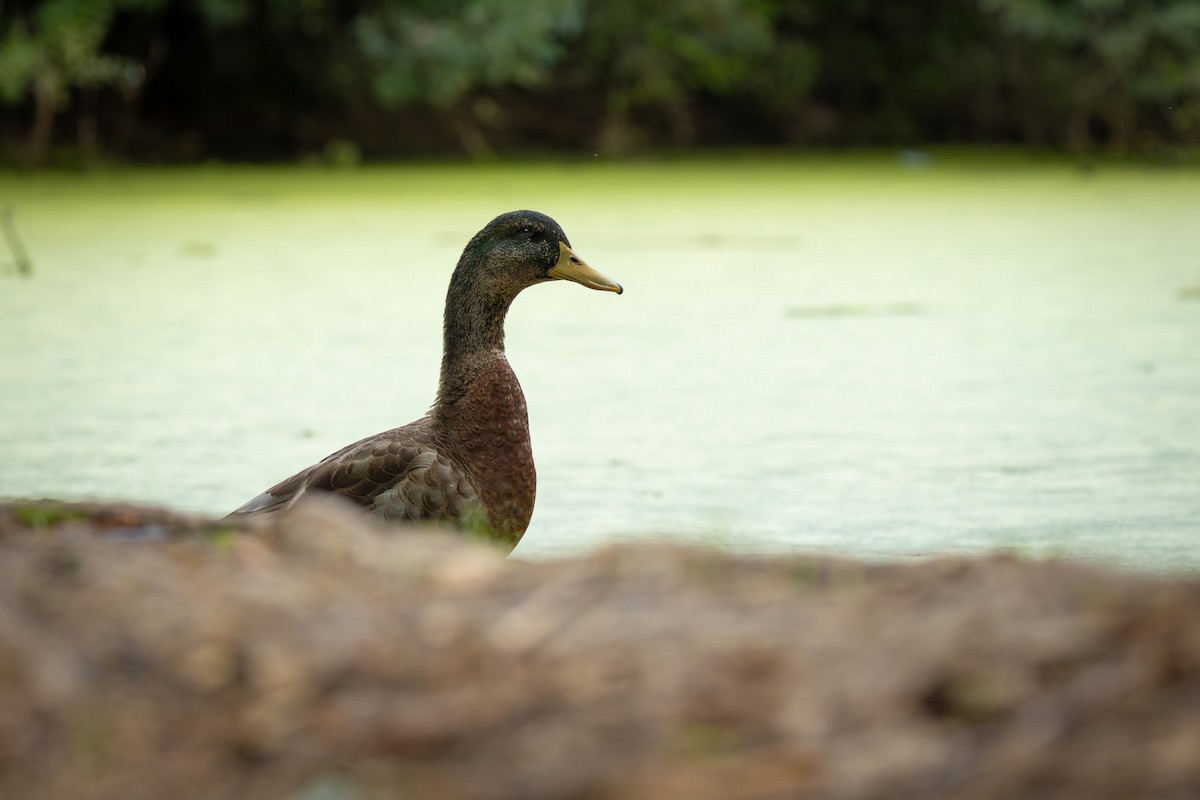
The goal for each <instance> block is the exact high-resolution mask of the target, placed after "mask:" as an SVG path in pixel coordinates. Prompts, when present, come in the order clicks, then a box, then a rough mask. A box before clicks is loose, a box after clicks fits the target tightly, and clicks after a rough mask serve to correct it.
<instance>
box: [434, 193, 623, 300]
mask: <svg viewBox="0 0 1200 800" xmlns="http://www.w3.org/2000/svg"><path fill="white" fill-rule="evenodd" d="M463 271H469V272H472V273H475V275H474V276H473V277H475V278H476V279H477V280H479V279H482V281H483V282H485V283H488V284H492V285H494V286H496V288H497V289H500V288H501V286H504V288H507V289H509V290H510V291H512V294H513V295H515V294H516V292H519V291H520V290H521V289H524V288H525V287H526V286H532V285H533V284H535V283H542V282H544V281H552V280H568V281H574V282H575V283H578V284H580V285H582V286H586V287H588V288H589V289H598V290H600V291H605V292H616V293H617V294H621V292H622V291H623V289H622V288H621V284H619V283H617V282H616V281H614V280H612V279H610V278H608V277H606V276H604V275H602V274H601V273H599V272H597V271H596V270H594V269H592V268H591V267H589V266H588V265H587V263H586V262H584V260H583V259H581V258H580V257H579V256H577V255H575V253H574V252H573V251H572V250H571V242H570V241H569V240H568V239H567V235H566V234H565V233H563V229H562V228H561V227H559V224H558V223H557V222H555V221H554V220H553V219H551V218H550V217H548V216H546V215H545V214H539V213H538V212H536V211H510V212H508V213H507V214H501V215H500V216H498V217H496V218H495V219H494V220H492V221H491V222H489V223H488V224H487V227H485V228H484V229H483V230H481V231H480V232H479V233H477V234H475V236H474V237H473V238H472V239H471V241H470V242H468V243H467V247H466V249H465V250H464V251H463V254H462V258H461V259H460V260H459V263H458V270H456V271H455V274H456V276H457V275H458V273H460V272H463ZM504 293H505V294H507V293H508V292H504Z"/></svg>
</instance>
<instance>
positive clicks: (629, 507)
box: [0, 156, 1200, 568]
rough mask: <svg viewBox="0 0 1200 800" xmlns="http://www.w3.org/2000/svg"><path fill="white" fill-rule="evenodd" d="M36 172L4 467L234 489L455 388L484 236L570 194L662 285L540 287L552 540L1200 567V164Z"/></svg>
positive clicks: (528, 549)
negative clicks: (503, 218)
mask: <svg viewBox="0 0 1200 800" xmlns="http://www.w3.org/2000/svg"><path fill="white" fill-rule="evenodd" d="M912 166H919V167H922V168H921V169H916V170H914V169H912V168H911V167H912ZM4 204H7V205H11V206H13V207H14V209H15V213H16V221H17V225H18V230H19V231H20V234H21V237H22V238H23V240H24V242H25V245H26V247H27V249H28V250H29V253H30V256H31V257H32V259H33V262H34V266H35V272H34V274H33V275H32V276H31V277H29V278H21V277H18V276H17V275H16V274H15V271H14V269H13V267H12V266H11V265H10V264H4V265H0V453H2V456H3V457H2V458H0V496H34V497H44V496H52V497H64V498H83V497H119V498H128V499H136V500H139V501H146V502H151V503H157V504H165V505H169V506H173V507H177V508H182V509H191V510H195V511H201V512H205V513H212V514H222V513H224V512H226V511H228V510H230V509H232V508H233V507H235V506H237V505H239V504H241V503H242V502H243V501H245V500H247V499H249V498H250V497H252V496H254V495H255V494H257V493H258V492H260V491H262V490H263V489H264V488H266V487H267V486H269V485H270V484H272V483H274V482H276V481H277V480H279V479H281V478H283V477H286V476H288V475H290V474H292V473H293V472H295V471H296V470H298V469H299V468H301V467H304V466H307V465H308V464H310V463H312V462H314V461H316V460H318V459H319V458H321V457H322V456H324V455H326V454H328V453H329V452H331V451H333V450H335V449H337V448H338V447H340V446H341V445H342V444H345V443H347V442H349V441H351V440H353V439H356V438H359V437H361V436H364V435H367V434H370V433H374V432H376V431H378V430H382V429H384V428H388V427H393V426H395V425H397V424H401V423H404V422H408V421H409V420H411V419H414V418H416V417H418V416H420V415H421V414H422V413H423V412H424V411H425V409H426V408H427V407H428V405H429V404H430V402H431V401H432V399H433V392H434V386H435V382H436V378H437V369H438V360H439V351H440V320H441V312H442V301H443V297H444V292H445V285H446V281H447V279H448V277H449V273H450V270H451V269H452V267H453V264H454V262H455V260H456V259H457V256H458V253H459V252H460V251H461V249H462V246H463V244H464V243H465V242H466V240H467V239H468V238H469V237H470V236H471V235H472V234H473V233H474V232H475V231H476V230H478V229H479V228H480V227H482V225H483V224H484V223H486V222H487V221H488V220H489V219H491V218H492V217H493V216H495V215H496V214H497V213H500V212H502V211H506V210H510V209H513V208H534V209H537V210H541V211H544V212H546V213H549V214H551V215H552V216H554V217H555V218H557V219H558V221H559V222H560V223H562V225H563V227H564V228H565V229H566V231H567V233H568V235H569V236H570V237H571V239H572V243H573V244H574V246H575V248H576V250H577V251H578V252H579V253H580V254H581V255H583V256H584V257H585V258H587V259H588V261H589V262H590V263H592V264H593V265H594V266H596V267H597V268H599V269H601V270H603V271H604V272H606V273H607V274H609V275H611V276H612V277H614V278H616V279H617V280H619V281H621V282H622V283H623V284H624V286H625V287H626V292H625V294H624V295H623V296H621V297H616V296H614V295H609V294H600V293H596V292H589V291H585V290H582V289H581V288H580V287H578V286H575V285H567V284H552V285H548V286H539V287H535V288H533V289H531V290H529V291H528V292H526V293H525V294H523V295H522V296H521V298H519V299H518V301H517V303H516V304H515V305H514V307H513V310H512V313H511V315H510V317H509V326H508V350H509V358H510V360H511V361H512V363H513V365H514V367H515V369H516V370H517V373H518V375H519V376H520V378H521V380H522V383H523V385H524V387H525V391H526V395H527V398H528V402H529V408H530V418H531V425H532V428H533V443H534V453H535V456H536V458H537V462H538V471H539V486H538V502H537V508H536V510H535V512H534V518H533V523H532V525H531V526H530V529H529V531H528V533H527V534H526V537H525V540H524V541H523V542H522V544H521V545H520V547H519V548H518V550H517V551H516V553H517V555H519V556H524V557H528V558H535V557H541V556H546V555H552V554H558V553H565V552H573V551H579V550H583V549H587V548H590V547H593V546H595V545H597V544H599V543H602V542H606V541H611V540H614V539H621V540H629V539H643V538H670V539H689V540H701V541H708V542H713V543H717V544H721V545H726V546H729V547H733V548H737V549H747V550H768V551H785V550H786V551H792V550H817V551H826V552H839V553H847V554H853V555H858V556H866V557H903V556H909V555H920V554H927V553H936V552H975V551H982V550H990V549H995V548H1016V549H1018V550H1020V551H1022V552H1027V553H1034V554H1043V553H1066V554H1070V555H1074V556H1079V557H1085V558H1099V559H1104V560H1110V561H1117V562H1119V563H1123V564H1129V565H1135V566H1145V567H1152V568H1179V567H1183V568H1197V567H1200V223H1197V219H1198V218H1200V217H1198V215H1197V209H1200V172H1197V171H1196V170H1194V169H1166V168H1155V167H1140V166H1130V165H1116V166H1104V167H1101V168H1099V169H1094V170H1090V171H1083V170H1080V169H1078V168H1076V167H1075V166H1072V165H1070V164H1066V163H1056V162H1051V163H1035V162H1032V161H1028V160H1022V159H1018V158H1013V157H1005V158H1003V159H1001V160H1000V161H987V160H980V159H974V158H963V157H957V158H956V157H939V158H935V159H934V160H933V161H932V162H931V163H926V162H925V161H922V160H918V161H916V162H915V163H914V162H911V161H910V162H909V164H908V167H907V168H906V166H905V164H903V163H901V162H899V161H896V160H895V159H893V158H891V157H885V156H866V157H856V158H851V159H845V160H814V159H786V158H761V157H756V158H739V159H732V160H729V159H726V160H713V161H678V162H667V163H647V164H623V165H613V164H605V163H593V162H585V163H579V164H572V165H519V164H518V165H496V166H486V167H478V166H466V165H461V166H400V167H387V168H369V169H363V170H359V171H354V172H325V171H318V170H302V169H285V168H279V169H233V168H205V169H188V170H170V171H132V172H111V173H96V174H89V175H65V174H46V175H11V174H10V175H5V176H0V205H4ZM8 260H11V258H10V256H9V254H8V253H7V251H6V250H4V249H3V248H0V262H2V261H8Z"/></svg>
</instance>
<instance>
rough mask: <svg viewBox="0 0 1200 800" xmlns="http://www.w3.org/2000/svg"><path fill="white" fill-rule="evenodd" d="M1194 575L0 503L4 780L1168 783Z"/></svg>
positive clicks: (1199, 594) (581, 784)
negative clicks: (526, 541) (494, 540)
mask: <svg viewBox="0 0 1200 800" xmlns="http://www.w3.org/2000/svg"><path fill="white" fill-rule="evenodd" d="M1198 720H1200V581H1197V580H1183V579H1178V578H1174V579H1170V580H1168V579H1154V578H1149V577H1139V576H1129V575H1119V574H1115V573H1110V572H1103V571H1098V570H1093V569H1088V568H1084V567H1080V566H1073V565H1068V564H1059V563H1029V562H1022V561H1017V560H1012V559H1006V558H987V559H978V560H945V561H930V562H924V563H918V564H904V565H886V566H879V565H875V566H871V565H865V564H861V563H854V562H849V561H836V560H829V559H813V558H769V559H767V558H759V559H750V558H737V557H733V556H730V555H725V554H721V553H717V552H712V551H705V550H696V549H679V548H670V547H636V548H635V547H622V548H617V549H609V550H604V551H602V552H597V553H595V554H593V555H589V556H585V557H579V558H573V559H567V560H561V561H554V562H547V563H536V564H526V563H519V562H511V561H504V560H503V559H501V558H500V557H498V556H497V555H496V554H494V553H492V552H491V551H489V550H487V549H485V548H483V547H480V546H476V545H471V544H469V543H466V542H463V541H461V540H459V539H457V538H453V537H446V536H442V535H435V534H422V535H416V536H414V535H397V534H394V533H386V532H380V531H378V530H375V529H373V528H371V527H369V526H366V525H364V524H362V523H361V522H360V521H358V520H357V518H355V517H348V516H346V515H344V514H343V513H341V509H340V508H333V507H330V506H327V505H321V504H314V505H310V506H308V507H306V508H304V509H301V510H300V511H299V512H298V513H297V514H295V515H294V516H293V517H292V518H290V519H285V520H283V521H281V522H280V523H279V524H278V525H272V526H269V527H265V528H262V529H260V530H258V531H257V532H254V533H251V534H248V535H247V534H242V533H235V532H230V531H225V530H220V529H217V528H214V527H213V525H212V523H209V522H206V521H203V520H197V519H192V518H184V517H179V516H176V515H172V514H168V513H165V512H155V511H148V510H144V509H137V508H132V507H65V508H64V507H59V506H54V505H43V506H31V505H30V504H9V505H5V506H0V797H3V798H71V799H72V800H74V799H75V798H85V797H86V798H123V799H124V798H130V799H134V800H136V799H137V798H171V800H190V799H191V798H213V799H214V800H215V799H216V798H222V799H224V798H296V799H297V800H366V799H367V798H397V797H403V798H470V799H471V800H499V799H500V798H511V799H512V800H538V799H539V798H547V799H549V798H597V799H602V798H647V800H649V799H650V798H689V799H695V798H699V799H701V800H703V799H704V798H763V799H765V798H781V799H782V798H794V797H800V796H803V797H815V798H898V797H903V798H915V797H956V798H996V797H1021V798H1042V797H1062V798H1130V797H1154V798H1192V797H1197V796H1200V723H1198Z"/></svg>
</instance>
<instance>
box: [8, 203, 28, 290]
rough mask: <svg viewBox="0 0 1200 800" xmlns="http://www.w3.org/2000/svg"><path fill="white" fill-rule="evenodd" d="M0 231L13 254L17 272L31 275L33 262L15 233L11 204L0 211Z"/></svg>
mask: <svg viewBox="0 0 1200 800" xmlns="http://www.w3.org/2000/svg"><path fill="white" fill-rule="evenodd" d="M0 231H2V232H3V233H4V241H5V242H7V243H8V249H9V252H11V253H12V254H13V259H14V263H15V264H16V265H17V272H18V273H19V274H21V275H32V274H33V262H32V261H30V260H29V253H28V251H26V250H25V245H24V244H22V243H21V237H20V236H18V235H17V226H16V223H14V222H13V210H12V206H5V207H4V209H3V210H2V211H0Z"/></svg>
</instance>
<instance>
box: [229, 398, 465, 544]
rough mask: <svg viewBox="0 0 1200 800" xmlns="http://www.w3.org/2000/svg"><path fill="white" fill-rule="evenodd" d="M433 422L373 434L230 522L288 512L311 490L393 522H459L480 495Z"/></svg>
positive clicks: (251, 505) (275, 490)
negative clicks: (443, 447) (437, 438)
mask: <svg viewBox="0 0 1200 800" xmlns="http://www.w3.org/2000/svg"><path fill="white" fill-rule="evenodd" d="M427 421H428V418H425V419H422V420H419V421H417V422H414V423H412V424H410V425H406V426H404V427H403V428H394V429H392V430H390V431H384V432H383V433H378V434H375V435H374V436H368V437H367V438H365V439H361V440H359V441H357V442H354V443H353V444H350V445H347V446H346V447H343V448H342V449H341V450H338V451H337V452H336V453H333V454H331V455H329V456H326V457H325V458H324V459H322V460H321V461H319V462H318V463H316V464H314V465H313V466H311V467H309V468H308V469H306V470H304V471H302V472H299V473H297V474H295V475H293V476H292V477H290V478H288V479H287V480H285V481H282V482H280V483H278V484H276V485H275V486H272V487H271V488H270V489H268V490H267V491H265V492H263V493H262V494H260V495H259V496H258V497H255V498H254V499H253V500H251V501H249V502H248V503H246V504H245V505H243V506H242V507H241V508H239V509H237V510H236V511H234V512H233V513H231V514H229V515H228V516H227V517H226V518H225V519H226V520H237V519H242V518H245V517H251V516H260V515H263V514H272V513H277V512H279V511H284V510H286V509H288V508H290V507H291V506H292V505H293V504H295V502H296V501H297V500H299V499H300V498H301V497H303V496H304V495H305V494H308V493H309V492H314V491H315V492H332V493H334V494H338V495H341V496H342V497H345V498H346V499H348V500H351V501H353V502H355V503H357V504H358V505H360V506H362V507H363V508H364V509H365V510H367V511H369V512H371V513H373V514H376V515H378V516H380V517H383V518H384V519H386V520H390V521H406V520H409V521H411V520H431V521H437V520H441V521H448V522H451V521H457V520H458V519H459V518H460V517H461V516H462V514H463V512H464V510H465V508H466V506H467V505H468V504H473V503H477V502H478V492H477V491H476V489H475V485H474V484H473V483H472V481H471V480H470V477H469V476H468V475H467V473H466V471H465V470H464V469H462V467H461V466H459V465H458V464H457V463H455V462H454V460H453V459H451V458H449V457H448V456H446V455H445V454H443V453H441V452H439V450H438V449H437V447H436V446H435V442H434V440H433V437H432V435H431V434H430V433H429V431H428V428H427V425H426V424H425V423H427Z"/></svg>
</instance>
